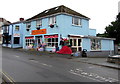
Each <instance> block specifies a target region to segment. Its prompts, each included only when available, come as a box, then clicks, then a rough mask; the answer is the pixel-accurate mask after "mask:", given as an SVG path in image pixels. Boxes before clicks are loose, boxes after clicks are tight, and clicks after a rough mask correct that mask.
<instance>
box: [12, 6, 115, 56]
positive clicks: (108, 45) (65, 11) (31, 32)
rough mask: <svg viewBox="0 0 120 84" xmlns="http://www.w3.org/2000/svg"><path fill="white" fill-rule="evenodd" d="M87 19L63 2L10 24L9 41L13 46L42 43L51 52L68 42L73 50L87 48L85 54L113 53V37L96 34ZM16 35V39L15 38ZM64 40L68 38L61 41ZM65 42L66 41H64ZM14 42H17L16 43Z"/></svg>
mask: <svg viewBox="0 0 120 84" xmlns="http://www.w3.org/2000/svg"><path fill="white" fill-rule="evenodd" d="M89 20H90V18H88V17H87V16H85V15H82V14H80V13H78V12H76V11H74V10H72V9H70V8H68V7H66V6H64V5H61V6H57V7H54V8H51V9H47V10H45V11H43V12H41V13H39V14H37V15H35V16H33V17H31V18H29V19H27V20H25V21H22V22H20V23H17V24H14V25H19V32H15V31H16V29H17V30H18V27H17V28H13V27H11V29H10V31H11V30H12V32H13V33H12V34H11V35H12V36H13V37H12V38H13V39H12V40H13V41H12V44H11V46H14V47H18V45H19V47H23V48H27V47H28V46H30V45H31V44H33V43H34V48H37V47H38V46H39V44H41V43H45V44H46V50H47V51H51V50H53V49H54V48H55V46H56V45H57V46H58V47H59V48H61V47H62V46H63V45H67V44H69V45H71V49H72V51H73V52H76V51H78V52H79V51H82V50H83V49H86V50H87V55H88V56H108V55H109V54H114V40H115V39H112V38H102V37H96V30H95V29H90V28H89ZM15 35H16V36H17V38H16V37H15ZM63 39H67V40H66V41H69V42H63ZM64 41H65V40H64ZM16 42H17V45H16Z"/></svg>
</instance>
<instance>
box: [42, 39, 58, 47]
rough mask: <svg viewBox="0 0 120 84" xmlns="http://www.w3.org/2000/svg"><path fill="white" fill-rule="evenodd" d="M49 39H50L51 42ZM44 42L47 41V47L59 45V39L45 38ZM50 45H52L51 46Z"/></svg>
mask: <svg viewBox="0 0 120 84" xmlns="http://www.w3.org/2000/svg"><path fill="white" fill-rule="evenodd" d="M49 39H50V41H49ZM53 40H54V41H53ZM44 41H45V43H46V46H47V47H55V46H56V44H57V45H58V37H57V38H44ZM48 44H50V46H49V45H48ZM53 44H54V45H53Z"/></svg>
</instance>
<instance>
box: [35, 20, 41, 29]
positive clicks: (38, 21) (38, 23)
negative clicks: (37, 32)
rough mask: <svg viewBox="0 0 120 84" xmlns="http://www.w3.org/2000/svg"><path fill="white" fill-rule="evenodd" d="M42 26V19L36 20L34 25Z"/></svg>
mask: <svg viewBox="0 0 120 84" xmlns="http://www.w3.org/2000/svg"><path fill="white" fill-rule="evenodd" d="M40 26H42V19H39V20H36V27H40Z"/></svg>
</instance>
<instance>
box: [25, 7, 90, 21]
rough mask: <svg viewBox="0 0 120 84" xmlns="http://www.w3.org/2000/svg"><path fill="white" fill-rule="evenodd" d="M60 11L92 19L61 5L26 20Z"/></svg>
mask: <svg viewBox="0 0 120 84" xmlns="http://www.w3.org/2000/svg"><path fill="white" fill-rule="evenodd" d="M58 13H65V14H70V15H76V16H80V17H82V18H86V19H90V18H88V17H86V16H84V15H82V14H80V13H78V12H76V11H74V10H72V9H70V8H68V7H66V6H64V5H60V6H57V7H54V8H51V9H48V10H45V11H43V12H41V13H39V14H37V15H35V16H33V17H31V18H29V19H27V20H26V21H31V20H35V19H38V18H41V17H45V16H49V15H53V14H58Z"/></svg>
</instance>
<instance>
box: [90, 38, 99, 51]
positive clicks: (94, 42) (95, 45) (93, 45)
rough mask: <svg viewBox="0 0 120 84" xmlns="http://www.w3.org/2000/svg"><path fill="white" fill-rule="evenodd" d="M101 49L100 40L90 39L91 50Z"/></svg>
mask: <svg viewBox="0 0 120 84" xmlns="http://www.w3.org/2000/svg"><path fill="white" fill-rule="evenodd" d="M100 49H101V40H99V39H91V50H100Z"/></svg>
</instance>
